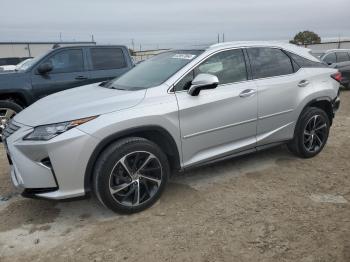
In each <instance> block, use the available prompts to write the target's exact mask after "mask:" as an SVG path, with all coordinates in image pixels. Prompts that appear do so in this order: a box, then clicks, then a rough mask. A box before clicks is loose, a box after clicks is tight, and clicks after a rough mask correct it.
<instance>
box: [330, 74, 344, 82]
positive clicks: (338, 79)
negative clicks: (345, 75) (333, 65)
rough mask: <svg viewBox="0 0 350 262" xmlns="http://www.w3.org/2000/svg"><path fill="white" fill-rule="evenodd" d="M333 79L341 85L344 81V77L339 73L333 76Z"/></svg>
mask: <svg viewBox="0 0 350 262" xmlns="http://www.w3.org/2000/svg"><path fill="white" fill-rule="evenodd" d="M331 77H332V78H333V79H334V80H335V81H337V82H339V83H340V81H341V80H342V75H341V73H340V72H337V73H335V74H333V75H331Z"/></svg>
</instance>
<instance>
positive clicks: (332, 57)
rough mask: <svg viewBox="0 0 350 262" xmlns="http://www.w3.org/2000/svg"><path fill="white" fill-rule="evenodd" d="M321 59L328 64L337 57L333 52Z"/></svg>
mask: <svg viewBox="0 0 350 262" xmlns="http://www.w3.org/2000/svg"><path fill="white" fill-rule="evenodd" d="M322 60H323V61H324V62H326V63H327V64H329V65H330V64H333V63H336V62H337V57H336V56H335V53H330V54H327V55H325V57H324V58H323V59H322Z"/></svg>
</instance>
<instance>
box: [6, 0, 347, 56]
mask: <svg viewBox="0 0 350 262" xmlns="http://www.w3.org/2000/svg"><path fill="white" fill-rule="evenodd" d="M349 10H350V0H332V1H329V0H239V1H237V0H216V1H214V0H175V1H169V0H168V1H167V0H143V1H142V0H124V1H120V0H70V1H68V0H56V1H53V0H45V1H43V0H16V1H14V0H0V42H3V41H59V40H60V39H62V41H90V40H91V35H93V36H94V40H95V41H97V43H99V44H124V45H128V46H129V47H131V46H132V42H133V43H134V47H135V49H137V50H138V49H139V48H140V45H141V48H142V50H144V49H155V48H169V47H180V46H189V45H201V44H209V43H215V42H217V35H218V33H219V34H220V40H221V38H222V34H223V33H224V34H225V41H241V40H242V41H245V40H289V39H291V38H293V36H294V35H295V34H296V33H298V32H299V31H304V30H311V31H314V32H316V33H317V34H319V35H320V36H321V38H324V39H325V38H338V37H339V36H340V37H349V38H350V22H349V15H350V13H349ZM60 35H61V37H60Z"/></svg>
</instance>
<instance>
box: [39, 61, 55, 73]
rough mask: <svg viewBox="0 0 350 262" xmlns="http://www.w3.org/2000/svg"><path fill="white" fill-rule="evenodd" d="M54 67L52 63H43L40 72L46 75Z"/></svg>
mask: <svg viewBox="0 0 350 262" xmlns="http://www.w3.org/2000/svg"><path fill="white" fill-rule="evenodd" d="M52 69H53V66H52V64H51V63H42V64H41V65H39V67H38V72H39V74H41V75H45V74H47V73H48V72H50V71H52Z"/></svg>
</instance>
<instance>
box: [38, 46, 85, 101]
mask: <svg viewBox="0 0 350 262" xmlns="http://www.w3.org/2000/svg"><path fill="white" fill-rule="evenodd" d="M42 63H51V64H52V66H53V69H52V71H50V72H49V73H46V74H39V72H38V70H37V69H38V67H39V66H40V64H42ZM88 82H89V72H88V71H87V70H86V67H85V61H84V52H83V49H82V48H72V49H62V50H57V51H56V52H54V53H52V54H49V55H48V57H46V58H45V59H43V60H42V61H41V62H40V63H39V64H38V66H37V67H35V68H34V69H33V70H32V87H33V92H34V95H35V97H36V99H39V98H42V97H44V96H47V95H50V94H53V93H56V92H59V91H63V90H66V89H70V88H73V87H77V86H81V85H86V84H87V83H88Z"/></svg>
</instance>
